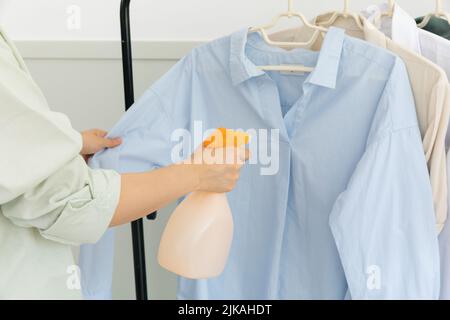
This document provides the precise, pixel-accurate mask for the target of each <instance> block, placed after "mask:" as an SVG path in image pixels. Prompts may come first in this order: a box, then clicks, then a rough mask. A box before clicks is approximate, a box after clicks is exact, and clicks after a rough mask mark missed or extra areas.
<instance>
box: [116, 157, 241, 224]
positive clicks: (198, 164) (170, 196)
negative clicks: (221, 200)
mask: <svg viewBox="0 0 450 320" xmlns="http://www.w3.org/2000/svg"><path fill="white" fill-rule="evenodd" d="M224 150H226V151H227V152H226V158H228V159H229V156H230V155H233V153H234V155H237V157H236V158H237V159H236V160H237V161H226V163H224V164H217V163H218V162H219V161H216V164H212V163H211V162H210V161H209V160H211V157H212V156H214V158H217V157H216V156H217V155H219V156H221V154H223V153H221V152H223V151H224ZM200 155H202V157H200ZM248 158H249V152H248V150H245V149H244V148H239V149H234V150H229V148H227V149H212V150H211V148H205V149H200V150H198V151H197V152H195V153H194V155H193V157H192V159H191V160H190V161H185V162H182V163H178V164H174V165H170V166H167V167H164V168H160V169H156V170H153V171H149V172H144V173H130V174H123V175H122V182H121V193H120V201H119V205H118V207H117V210H116V213H115V215H114V217H113V219H112V221H111V224H110V226H111V227H113V226H117V225H121V224H124V223H128V222H130V221H135V220H137V219H139V218H141V217H144V216H145V215H147V214H148V213H149V212H153V211H155V210H159V209H160V208H163V207H164V206H166V205H167V204H169V203H171V202H173V201H174V200H176V199H179V198H180V197H182V196H184V195H186V194H188V193H190V192H192V191H208V192H219V193H220V192H229V191H231V190H232V189H233V188H234V187H235V185H236V182H237V181H238V179H239V172H240V170H241V168H242V166H243V164H244V162H245V161H246V160H247V159H248ZM219 163H222V162H219Z"/></svg>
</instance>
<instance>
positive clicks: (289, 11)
mask: <svg viewBox="0 0 450 320" xmlns="http://www.w3.org/2000/svg"><path fill="white" fill-rule="evenodd" d="M292 1H293V0H288V17H289V18H291V17H292V14H293V10H292Z"/></svg>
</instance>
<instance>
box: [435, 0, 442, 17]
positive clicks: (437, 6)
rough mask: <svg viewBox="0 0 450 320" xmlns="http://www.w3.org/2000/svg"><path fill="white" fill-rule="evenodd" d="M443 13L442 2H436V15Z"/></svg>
mask: <svg viewBox="0 0 450 320" xmlns="http://www.w3.org/2000/svg"><path fill="white" fill-rule="evenodd" d="M441 12H442V0H436V14H440V13H441Z"/></svg>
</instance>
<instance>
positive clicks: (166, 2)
mask: <svg viewBox="0 0 450 320" xmlns="http://www.w3.org/2000/svg"><path fill="white" fill-rule="evenodd" d="M2 1H4V0H0V4H1V2H2ZM381 2H382V1H376V0H353V1H350V8H351V9H352V10H353V11H359V10H361V9H363V8H365V7H367V6H368V5H370V4H374V3H375V4H378V3H381ZM444 2H445V6H446V8H447V11H450V0H444ZM398 3H399V4H400V5H401V6H402V7H403V8H404V9H405V10H407V11H408V12H409V13H410V14H411V15H412V16H414V17H415V16H418V15H424V14H426V13H429V12H431V11H433V10H434V0H399V1H398ZM119 4H120V1H119V0H10V6H9V7H8V9H7V11H3V12H1V10H2V9H1V7H0V14H1V13H3V15H2V16H3V18H4V20H3V22H2V21H1V20H0V24H2V25H3V27H4V28H5V29H6V31H7V33H8V34H9V36H10V37H11V38H12V39H13V40H17V41H18V44H19V49H24V50H23V53H24V54H25V55H26V62H27V64H28V66H29V68H30V70H31V73H32V75H33V77H34V78H35V80H36V82H37V83H38V85H39V86H40V87H41V88H42V90H43V91H44V93H45V95H46V96H47V98H48V101H49V104H50V106H51V108H52V109H54V110H57V111H60V112H64V113H66V114H68V115H69V117H70V118H71V119H72V122H73V125H74V127H75V128H77V129H78V130H84V129H87V128H92V127H101V128H105V129H109V128H110V127H111V126H112V125H113V124H114V123H116V122H117V121H118V119H119V118H120V116H121V114H122V113H123V84H122V68H121V61H120V59H119V58H120V45H119V42H118V41H115V40H118V39H119V35H120V30H119ZM286 4H287V1H285V0H132V5H131V9H132V10H131V12H132V28H133V29H132V30H133V39H134V40H143V41H144V46H143V47H144V48H147V47H148V48H149V50H148V52H149V54H154V53H155V52H156V51H157V52H158V53H157V55H158V57H157V58H155V57H153V58H150V57H149V56H146V55H147V54H146V53H145V52H147V51H145V50H144V53H143V54H141V58H140V59H139V60H136V61H135V64H134V69H135V70H134V71H135V74H134V76H135V87H136V90H135V92H136V96H139V95H140V94H142V92H143V91H144V90H145V89H146V88H148V87H149V86H150V85H151V83H153V82H154V81H155V80H156V79H158V78H159V77H160V76H161V75H162V74H163V73H164V72H166V71H167V69H168V68H169V67H170V66H171V65H173V63H175V62H176V59H178V58H179V56H177V57H175V56H173V48H175V49H176V50H175V51H176V52H181V53H183V52H184V51H185V50H186V49H185V48H186V47H189V45H190V42H189V41H198V40H200V41H202V40H210V39H213V38H216V37H219V36H223V35H226V34H229V33H231V32H233V31H234V30H237V29H239V28H242V27H246V26H252V25H259V24H262V23H266V22H267V21H269V20H270V19H271V18H272V17H273V16H274V15H276V14H277V13H279V12H280V11H284V10H285V9H286ZM70 5H77V6H79V8H80V9H81V28H80V29H77V30H69V29H68V28H67V19H68V17H69V14H68V13H67V11H66V10H67V8H68V7H69V6H70ZM294 7H295V8H296V9H298V10H300V11H302V12H303V13H304V14H305V15H306V16H307V17H309V18H312V17H314V16H315V15H318V14H320V13H324V12H327V11H330V10H333V9H339V10H340V9H341V8H342V1H341V0H294ZM44 40H49V41H46V42H44ZM110 40H113V42H114V43H113V46H112V51H113V52H114V54H113V56H115V58H111V57H107V58H105V50H106V51H107V52H109V51H110V50H111V42H110ZM153 40H158V41H163V42H165V43H167V44H168V45H169V46H168V47H167V46H166V47H164V46H163V47H164V48H165V49H164V48H163V49H161V45H160V44H158V45H157V46H156V47H155V46H154V42H153ZM86 41H87V42H86ZM183 42H189V43H188V45H187V46H186V43H185V44H183ZM86 43H87V46H88V47H89V50H88V54H87V56H86V54H85V52H86V50H84V49H82V48H85V47H86ZM60 44H62V46H60ZM61 48H63V49H62V50H61ZM105 48H106V49H105ZM155 48H156V49H157V50H155ZM167 48H172V49H170V50H169V49H167ZM56 49H57V50H56ZM55 52H57V53H56V55H55ZM134 53H135V56H137V55H138V53H139V50H135V51H134ZM66 54H67V57H64V55H66ZM169 54H170V55H171V57H169ZM177 55H178V53H177ZM172 209H173V206H172V207H169V208H165V209H164V210H162V211H161V212H160V215H159V218H158V220H157V221H156V222H148V221H145V223H144V226H145V239H146V243H145V245H146V253H147V267H148V270H149V273H148V278H149V282H148V285H149V292H150V297H151V298H153V299H155V298H156V299H161V298H166V299H167V298H174V297H175V292H176V280H175V277H174V276H173V275H172V274H170V273H168V272H166V271H164V270H163V269H162V268H160V267H159V266H158V264H157V262H156V253H157V249H158V242H159V239H160V235H161V232H162V230H163V228H164V226H165V223H166V221H167V218H168V217H169V214H170V211H171V210H172ZM116 244H117V251H116V257H115V274H114V284H113V297H114V298H120V299H133V298H134V283H133V265H132V263H133V257H132V252H131V237H130V228H129V226H123V227H120V228H118V229H117V237H116Z"/></svg>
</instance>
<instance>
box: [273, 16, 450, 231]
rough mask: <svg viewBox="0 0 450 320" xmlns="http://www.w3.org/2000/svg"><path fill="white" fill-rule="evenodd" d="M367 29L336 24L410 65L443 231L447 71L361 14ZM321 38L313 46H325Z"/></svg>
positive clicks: (294, 36)
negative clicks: (400, 43)
mask: <svg viewBox="0 0 450 320" xmlns="http://www.w3.org/2000/svg"><path fill="white" fill-rule="evenodd" d="M330 16H331V14H325V15H322V16H319V17H317V18H316V19H315V21H314V23H316V24H320V23H323V22H326V21H328V20H329V19H330ZM360 19H361V21H362V23H363V25H364V29H363V30H361V29H360V28H358V26H357V25H356V22H355V21H354V20H352V19H351V18H348V19H345V18H338V19H337V20H336V21H335V22H334V23H333V26H335V27H340V28H343V29H345V30H346V31H347V33H348V34H349V35H350V36H353V37H357V38H360V39H364V40H366V41H368V42H370V43H373V44H375V45H377V46H379V47H382V48H385V49H387V50H389V51H391V52H393V53H395V54H397V55H398V56H399V57H400V58H401V59H402V60H403V61H404V62H405V65H406V67H407V69H408V73H409V78H410V82H411V87H412V90H413V94H414V99H415V104H416V112H417V117H418V121H419V126H420V131H421V133H422V137H423V146H424V150H425V155H426V160H427V163H428V168H429V172H430V181H431V187H432V190H433V198H434V206H435V211H436V227H437V230H438V231H439V232H441V231H442V228H443V227H444V222H445V220H446V219H447V206H448V205H447V168H446V151H445V150H446V149H445V136H446V133H447V128H448V119H449V117H450V86H449V83H448V79H447V76H446V74H445V72H444V71H443V70H442V69H441V68H440V67H438V66H437V65H435V64H434V63H432V62H430V61H429V60H427V59H425V58H423V57H421V56H420V55H418V54H416V53H414V52H412V51H410V50H408V49H405V48H404V47H402V46H401V45H399V44H397V43H396V42H394V41H392V40H391V39H389V38H388V37H387V36H385V35H384V34H383V33H382V32H381V31H379V30H378V29H377V28H376V27H375V26H374V25H372V24H371V23H370V22H369V21H368V20H366V19H365V18H363V17H360ZM311 32H313V31H311V29H309V28H299V29H295V30H293V29H291V30H286V31H282V32H278V33H276V34H273V35H271V37H270V38H271V39H272V40H275V41H307V40H308V39H310V37H311ZM320 42H321V40H320V39H319V40H318V42H317V43H316V44H314V46H313V49H319V48H320V46H321V43H320Z"/></svg>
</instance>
